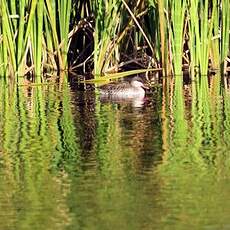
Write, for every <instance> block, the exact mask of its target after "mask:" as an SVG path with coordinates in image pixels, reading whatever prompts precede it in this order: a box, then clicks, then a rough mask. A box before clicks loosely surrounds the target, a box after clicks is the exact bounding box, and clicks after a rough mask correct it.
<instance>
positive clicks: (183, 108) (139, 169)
mask: <svg viewBox="0 0 230 230" xmlns="http://www.w3.org/2000/svg"><path fill="white" fill-rule="evenodd" d="M0 84H1V85H0V86H1V89H0V94H1V102H0V207H1V209H0V229H3V230H11V229H22V230H24V229H30V230H33V229H55V230H58V229H230V219H229V213H230V199H229V196H230V142H229V140H230V91H229V89H223V88H222V87H220V86H219V85H220V81H218V79H216V80H214V81H213V83H212V85H211V84H210V85H211V86H210V88H209V89H207V90H201V87H199V86H194V84H190V85H187V86H185V87H184V89H183V91H179V92H174V91H173V90H172V87H171V86H170V84H168V86H166V87H165V88H163V89H162V87H160V88H158V89H156V90H155V91H154V94H153V95H149V97H148V100H146V101H145V103H144V104H143V105H142V106H139V107H134V104H133V103H131V102H123V103H113V102H106V103H105V102H100V100H99V97H98V95H95V93H94V92H88V93H85V92H78V93H77V92H74V91H73V90H70V89H69V88H68V87H65V86H64V87H60V86H44V87H33V88H26V87H19V88H18V89H17V90H16V91H12V90H10V89H9V88H7V89H6V86H5V84H4V83H3V82H0Z"/></svg>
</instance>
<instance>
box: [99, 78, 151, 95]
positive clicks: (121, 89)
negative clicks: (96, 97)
mask: <svg viewBox="0 0 230 230" xmlns="http://www.w3.org/2000/svg"><path fill="white" fill-rule="evenodd" d="M146 88H147V87H146V86H145V85H144V84H143V83H142V82H141V81H140V80H138V79H137V78H134V79H133V80H132V81H131V82H119V83H110V84H107V85H104V86H101V87H100V88H99V91H100V95H101V96H102V97H109V98H114V99H128V98H144V97H145V89H146Z"/></svg>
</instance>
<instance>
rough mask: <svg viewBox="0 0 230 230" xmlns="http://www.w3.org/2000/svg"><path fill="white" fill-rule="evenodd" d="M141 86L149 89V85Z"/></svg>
mask: <svg viewBox="0 0 230 230" xmlns="http://www.w3.org/2000/svg"><path fill="white" fill-rule="evenodd" d="M142 88H144V89H150V88H149V86H147V85H143V86H142Z"/></svg>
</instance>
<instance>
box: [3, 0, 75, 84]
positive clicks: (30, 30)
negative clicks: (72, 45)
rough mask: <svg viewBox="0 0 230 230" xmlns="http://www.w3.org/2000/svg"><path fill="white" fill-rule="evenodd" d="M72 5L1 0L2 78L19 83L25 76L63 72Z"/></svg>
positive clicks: (39, 0) (54, 2) (39, 79)
mask: <svg viewBox="0 0 230 230" xmlns="http://www.w3.org/2000/svg"><path fill="white" fill-rule="evenodd" d="M71 5H72V1H71V0H65V1H57V2H56V1H54V0H52V1H47V0H34V1H31V0H22V1H18V0H12V1H6V0H0V18H1V21H0V32H1V39H0V51H1V53H0V60H1V63H2V65H1V66H0V71H1V75H4V74H6V75H10V76H12V77H15V76H17V81H20V77H22V76H24V75H26V74H27V73H32V74H33V76H42V74H43V73H44V72H45V71H46V70H47V69H48V68H51V69H53V70H56V71H62V70H65V69H66V67H67V52H68V42H69V40H68V34H69V30H70V27H69V24H70V14H71ZM36 80H37V81H38V82H42V81H43V78H42V77H38V78H36Z"/></svg>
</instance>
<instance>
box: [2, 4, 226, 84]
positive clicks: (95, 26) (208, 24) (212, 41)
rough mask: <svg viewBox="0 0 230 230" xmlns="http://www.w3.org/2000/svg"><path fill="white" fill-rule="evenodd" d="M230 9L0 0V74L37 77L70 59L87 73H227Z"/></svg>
mask: <svg viewBox="0 0 230 230" xmlns="http://www.w3.org/2000/svg"><path fill="white" fill-rule="evenodd" d="M229 10H230V3H229V0H211V1H209V0H203V1H199V0H193V1H192V0H181V1H176V0H164V1H156V0H148V1H141V0H138V1H136V2H135V1H130V0H92V1H83V0H58V1H54V0H50V1H48V0H33V1H32V0H21V1H19V0H12V1H6V0H0V61H1V64H0V74H1V75H7V76H17V78H16V79H17V81H20V79H21V78H20V76H25V75H26V74H28V73H29V74H30V75H31V76H32V79H33V80H35V79H36V81H37V82H38V83H41V82H43V81H44V77H39V78H34V76H42V75H43V74H44V73H47V72H50V71H53V72H55V74H56V73H59V72H61V71H65V70H67V68H68V65H69V66H71V67H72V66H74V65H75V64H76V63H77V64H76V66H77V67H76V68H78V67H79V66H85V65H86V64H88V63H89V64H88V65H89V68H87V69H88V70H89V72H90V73H93V74H94V76H93V77H94V78H98V77H99V76H100V75H106V74H108V73H111V72H118V71H125V70H127V69H129V70H130V69H137V68H142V69H147V68H149V67H154V68H157V67H161V68H163V73H164V74H175V75H181V74H182V70H185V69H186V70H189V71H190V73H192V76H194V74H195V73H199V74H201V75H206V74H208V72H209V69H212V70H218V69H220V68H221V69H222V72H223V73H226V72H227V69H228V67H229V30H230V22H229V16H228V13H229ZM89 18H90V19H89ZM91 21H92V23H91ZM87 26H88V27H89V26H90V29H89V28H86V27H87ZM75 42H76V43H78V44H77V45H75V44H74V43H75ZM79 46H81V47H79ZM69 59H71V61H70V63H68V61H69ZM74 59H75V60H74ZM72 64H73V65H72ZM83 72H85V71H83ZM52 74H54V73H52ZM178 79H179V78H178Z"/></svg>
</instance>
